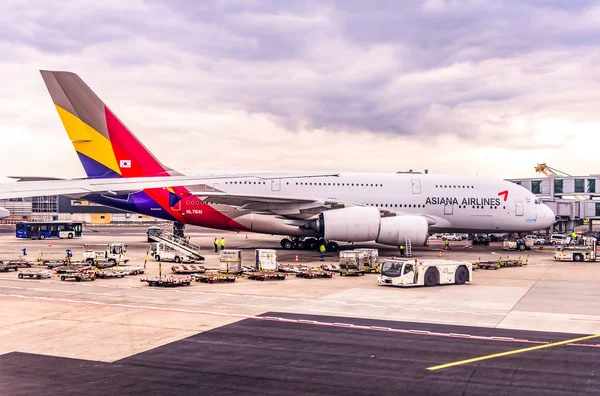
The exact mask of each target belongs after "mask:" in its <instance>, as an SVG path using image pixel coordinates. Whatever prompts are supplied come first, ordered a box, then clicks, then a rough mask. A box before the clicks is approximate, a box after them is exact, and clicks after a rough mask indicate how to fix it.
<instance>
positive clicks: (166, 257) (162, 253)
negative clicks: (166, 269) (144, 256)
mask: <svg viewBox="0 0 600 396" xmlns="http://www.w3.org/2000/svg"><path fill="white" fill-rule="evenodd" d="M150 251H151V252H152V256H153V257H154V259H155V260H156V261H162V262H165V261H172V262H174V263H177V264H179V263H195V262H196V258H195V256H190V255H189V254H187V253H182V252H179V251H177V250H175V249H173V248H171V247H169V246H166V245H165V243H164V242H154V243H152V244H151V246H150Z"/></svg>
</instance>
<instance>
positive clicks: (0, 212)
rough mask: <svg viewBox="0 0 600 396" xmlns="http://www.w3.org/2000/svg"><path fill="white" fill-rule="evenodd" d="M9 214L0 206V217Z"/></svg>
mask: <svg viewBox="0 0 600 396" xmlns="http://www.w3.org/2000/svg"><path fill="white" fill-rule="evenodd" d="M8 216H10V212H9V211H8V209H4V208H0V219H3V218H5V217H8Z"/></svg>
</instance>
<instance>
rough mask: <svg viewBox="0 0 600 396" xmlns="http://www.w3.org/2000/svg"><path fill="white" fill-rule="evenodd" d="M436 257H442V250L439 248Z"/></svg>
mask: <svg viewBox="0 0 600 396" xmlns="http://www.w3.org/2000/svg"><path fill="white" fill-rule="evenodd" d="M438 258H442V251H441V250H440V251H439V252H438Z"/></svg>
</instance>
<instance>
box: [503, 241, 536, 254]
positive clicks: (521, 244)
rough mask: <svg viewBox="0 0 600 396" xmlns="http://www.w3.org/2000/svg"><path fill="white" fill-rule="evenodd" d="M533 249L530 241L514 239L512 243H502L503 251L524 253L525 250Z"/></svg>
mask: <svg viewBox="0 0 600 396" xmlns="http://www.w3.org/2000/svg"><path fill="white" fill-rule="evenodd" d="M532 248H533V240H532V239H516V240H514V241H504V242H502V249H503V250H518V251H521V252H524V251H525V250H531V249H532Z"/></svg>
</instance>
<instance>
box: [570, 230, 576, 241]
mask: <svg viewBox="0 0 600 396" xmlns="http://www.w3.org/2000/svg"><path fill="white" fill-rule="evenodd" d="M571 239H572V240H574V241H576V240H577V233H576V232H575V230H573V232H572V233H571Z"/></svg>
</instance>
